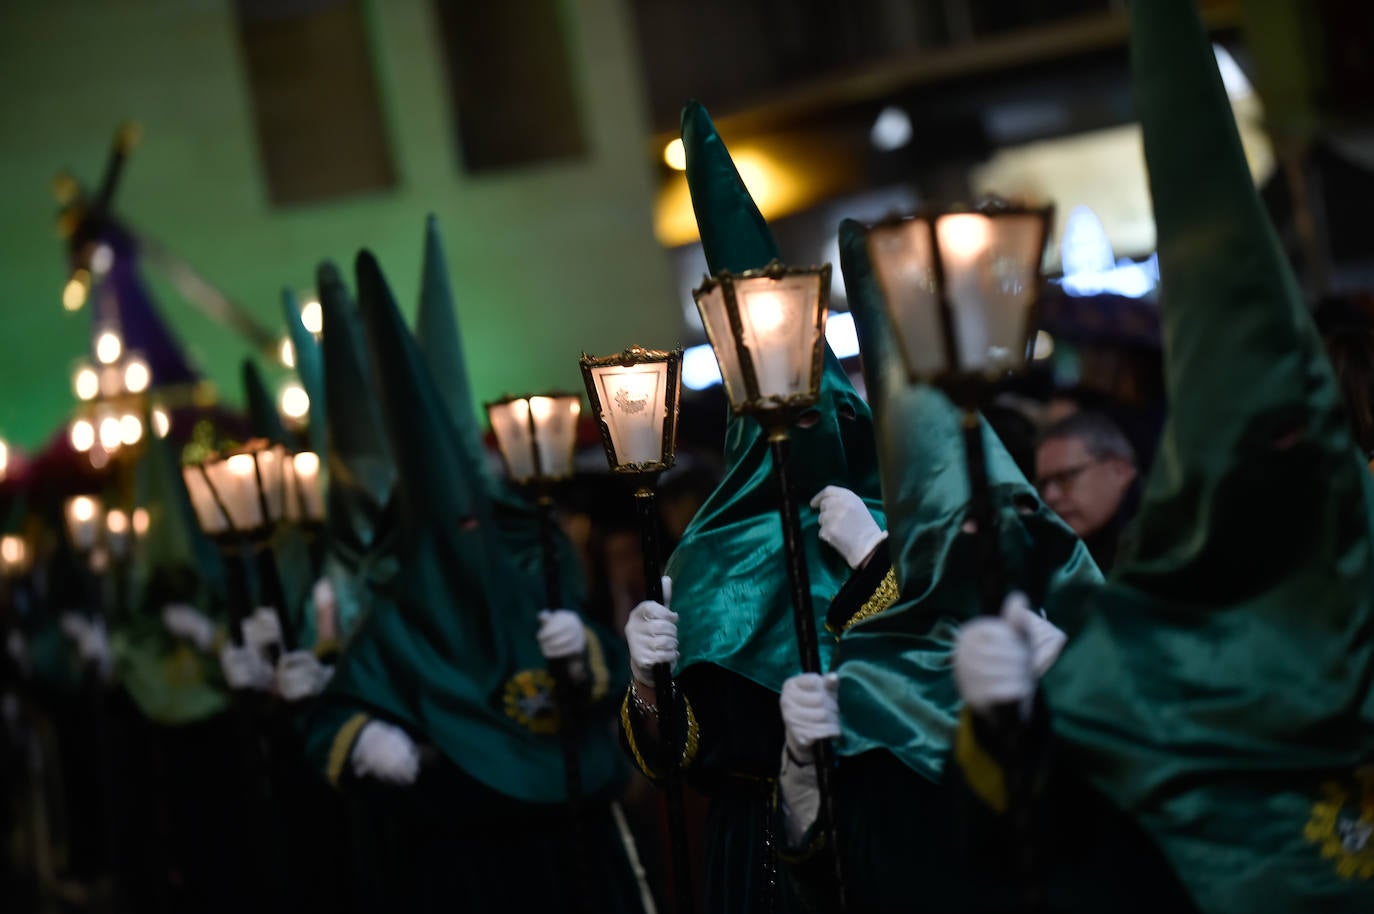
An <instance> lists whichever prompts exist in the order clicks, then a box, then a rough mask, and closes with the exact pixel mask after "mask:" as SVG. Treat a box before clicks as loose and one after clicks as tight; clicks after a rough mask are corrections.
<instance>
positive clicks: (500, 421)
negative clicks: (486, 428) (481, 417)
mask: <svg viewBox="0 0 1374 914" xmlns="http://www.w3.org/2000/svg"><path fill="white" fill-rule="evenodd" d="M487 418H488V419H489V420H490V421H491V431H492V434H494V435H495V436H496V446H497V448H499V449H500V451H501V457H502V458H503V459H504V460H505V461H506V472H507V473H509V474H510V478H511V480H512V481H513V482H517V483H524V482H529V481H530V480H531V479H533V478H534V475H535V466H534V444H533V441H532V440H531V438H530V401H529V400H526V399H523V398H521V399H518V400H507V401H506V402H504V403H493V404H491V405H490V406H488V407H487Z"/></svg>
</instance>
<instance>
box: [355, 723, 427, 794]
mask: <svg viewBox="0 0 1374 914" xmlns="http://www.w3.org/2000/svg"><path fill="white" fill-rule="evenodd" d="M353 773H354V774H356V775H357V776H358V777H360V778H362V777H374V778H376V779H377V780H379V781H384V782H385V783H387V784H413V783H415V779H416V778H417V777H418V776H419V774H420V750H419V749H417V748H416V746H415V741H414V740H413V739H411V738H410V736H409V735H408V734H407V733H406V732H405V731H404V730H402V729H401V728H400V727H393V726H392V725H391V724H388V723H383V722H382V721H380V720H373V721H368V722H367V724H365V725H364V726H363V729H362V731H361V732H360V733H359V734H358V739H357V740H356V741H355V742H354V743H353Z"/></svg>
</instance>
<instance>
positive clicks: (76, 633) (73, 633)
mask: <svg viewBox="0 0 1374 914" xmlns="http://www.w3.org/2000/svg"><path fill="white" fill-rule="evenodd" d="M61 626H62V634H64V635H66V636H67V637H68V638H70V639H72V643H73V644H74V645H76V648H77V652H78V653H79V652H80V650H81V645H82V644H83V643H84V642H85V641H86V639H87V638H89V637H90V632H91V620H90V619H87V618H86V617H85V616H83V615H82V614H81V613H74V612H66V613H63V614H62V620H61Z"/></svg>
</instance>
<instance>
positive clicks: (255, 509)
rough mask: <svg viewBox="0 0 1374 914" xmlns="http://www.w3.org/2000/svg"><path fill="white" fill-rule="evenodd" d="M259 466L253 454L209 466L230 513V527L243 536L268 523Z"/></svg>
mask: <svg viewBox="0 0 1374 914" xmlns="http://www.w3.org/2000/svg"><path fill="white" fill-rule="evenodd" d="M256 464H257V461H255V460H254V459H253V455H252V454H234V455H233V456H232V457H227V458H223V459H220V460H214V461H206V463H205V473H206V475H207V476H208V477H209V479H210V485H211V486H212V487H214V490H215V494H216V495H218V496H219V500H220V501H221V502H222V503H223V504H224V509H225V510H226V511H228V512H229V525H230V526H231V527H233V528H234V529H235V530H236V531H239V532H241V533H242V532H246V531H249V530H256V529H258V528H259V527H261V526H262V525H263V523H264V522H265V521H266V518H264V517H263V516H262V504H261V503H260V502H259V501H258V478H257V470H256Z"/></svg>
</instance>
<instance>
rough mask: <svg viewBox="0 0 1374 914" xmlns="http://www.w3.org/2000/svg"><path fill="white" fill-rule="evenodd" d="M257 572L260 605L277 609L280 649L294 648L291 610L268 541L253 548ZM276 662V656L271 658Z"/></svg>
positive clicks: (288, 649)
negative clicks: (279, 626) (279, 622)
mask: <svg viewBox="0 0 1374 914" xmlns="http://www.w3.org/2000/svg"><path fill="white" fill-rule="evenodd" d="M254 553H255V555H254V557H255V559H256V565H257V573H258V594H259V599H260V601H261V602H260V604H259V605H261V606H270V607H272V608H273V609H275V610H276V611H277V618H278V619H279V620H280V621H281V640H282V649H283V650H286V651H292V650H295V649H296V627H295V623H294V621H293V620H292V618H291V611H290V609H289V608H288V607H287V605H286V594H285V591H284V590H283V588H282V584H281V571H280V569H278V568H277V556H276V553H275V551H274V550H273V549H272V546H271V544H270V543H258V544H256V546H255V548H254ZM273 662H274V663H275V662H276V658H273Z"/></svg>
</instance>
